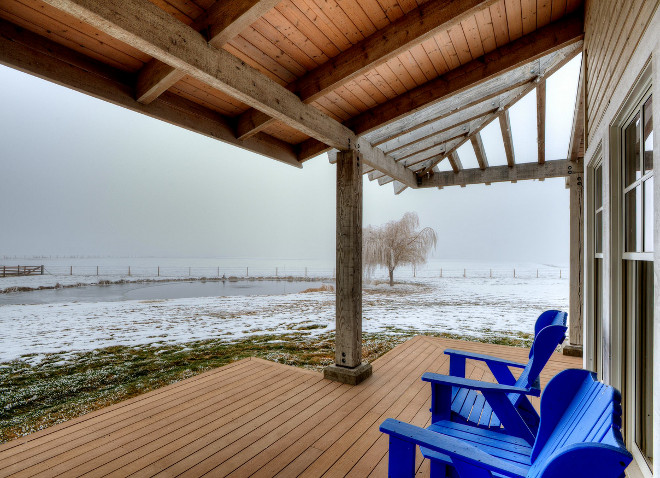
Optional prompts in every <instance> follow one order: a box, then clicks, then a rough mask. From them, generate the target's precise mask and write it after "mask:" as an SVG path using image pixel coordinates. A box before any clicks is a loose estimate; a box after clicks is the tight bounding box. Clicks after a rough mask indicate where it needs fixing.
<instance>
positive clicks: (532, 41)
mask: <svg viewBox="0 0 660 478" xmlns="http://www.w3.org/2000/svg"><path fill="white" fill-rule="evenodd" d="M582 30H583V22H582V15H581V14H580V13H578V14H573V15H571V16H568V17H565V18H564V19H562V20H560V21H558V22H555V23H552V24H550V25H548V26H546V27H544V28H541V29H539V30H536V31H534V32H533V33H531V34H529V35H526V36H525V37H522V38H520V39H519V40H517V41H514V42H511V43H509V44H507V45H505V46H503V47H502V48H498V49H497V50H495V51H493V52H491V53H489V54H487V55H484V57H482V58H479V59H477V60H473V61H472V62H470V63H468V64H466V65H463V66H462V67H459V68H457V69H456V70H452V71H450V72H448V73H446V74H445V75H442V76H440V77H438V78H436V79H435V80H433V81H429V82H427V83H425V84H424V85H422V86H419V87H417V88H415V89H413V90H411V91H409V92H407V93H405V94H402V95H399V96H397V97H396V98H394V99H392V100H390V101H388V102H386V103H383V104H381V105H378V106H377V107H375V108H372V109H371V110H368V111H365V112H364V113H362V114H360V115H357V116H355V117H353V118H351V119H350V120H349V121H347V122H346V125H347V126H348V127H349V128H351V129H352V130H353V131H354V132H355V133H356V134H359V135H361V134H365V133H368V132H369V131H373V130H375V129H376V128H379V127H382V126H384V125H386V124H388V123H390V122H392V121H395V120H397V119H399V118H402V117H404V116H407V115H410V114H414V113H416V112H417V111H419V110H420V109H422V108H425V107H428V106H430V105H431V104H433V103H436V102H438V101H440V100H442V99H444V98H448V97H450V96H453V95H455V94H457V93H459V92H461V91H464V90H468V89H470V88H472V87H475V86H477V85H480V84H482V83H484V82H486V81H488V80H489V79H492V78H495V77H497V76H499V75H502V74H503V73H506V72H508V71H510V70H513V69H515V68H517V67H519V66H521V65H524V64H526V63H530V62H532V61H534V60H536V59H538V58H540V57H542V56H544V55H548V54H549V53H551V52H554V51H556V50H559V49H561V48H562V47H566V46H568V45H571V44H573V43H576V42H579V41H580V40H581V39H582V38H583V31H582ZM306 143H307V144H305V145H303V146H302V147H301V154H312V156H315V155H317V154H320V153H322V152H324V151H325V150H326V149H325V147H324V146H323V145H318V144H314V141H313V140H308V141H306ZM309 157H311V156H307V157H300V158H299V159H300V160H301V161H304V160H306V159H309Z"/></svg>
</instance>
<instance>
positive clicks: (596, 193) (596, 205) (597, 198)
mask: <svg viewBox="0 0 660 478" xmlns="http://www.w3.org/2000/svg"><path fill="white" fill-rule="evenodd" d="M591 200H592V204H593V211H594V212H593V222H592V224H593V251H594V255H593V267H592V284H593V286H592V287H593V288H592V290H593V305H592V314H593V315H592V318H591V320H592V321H593V337H592V344H593V352H592V356H593V359H592V360H593V362H592V364H593V365H592V369H593V371H595V372H597V373H598V374H599V375H601V374H602V367H603V364H602V363H601V362H602V358H601V347H602V344H601V335H602V330H603V163H602V161H600V160H599V162H598V164H597V165H596V167H595V168H594V169H593V197H592V198H591Z"/></svg>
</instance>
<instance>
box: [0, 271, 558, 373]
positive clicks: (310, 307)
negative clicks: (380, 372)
mask: <svg viewBox="0 0 660 478" xmlns="http://www.w3.org/2000/svg"><path fill="white" fill-rule="evenodd" d="M530 271H531V269H530ZM528 272H529V271H528ZM419 275H420V274H418V277H417V278H406V279H405V281H406V283H403V284H397V285H396V286H395V287H394V288H390V287H389V286H388V285H387V284H378V285H365V293H364V301H363V330H364V331H365V332H386V333H393V334H394V333H400V332H401V331H406V332H420V333H424V332H437V333H442V332H446V333H453V334H459V335H464V336H468V337H470V336H472V337H478V336H485V335H497V336H513V337H515V336H517V335H519V334H520V333H530V332H531V331H532V330H533V324H534V321H535V320H536V317H537V316H538V314H540V313H541V312H542V311H544V310H546V309H551V308H552V309H561V310H567V308H568V280H567V278H566V275H564V278H562V279H560V278H559V277H558V275H557V276H554V274H553V276H554V277H543V275H541V278H538V279H537V278H536V277H535V275H533V274H532V273H531V272H530V273H529V274H527V275H526V276H525V277H523V278H520V277H518V278H513V275H512V274H511V275H508V274H507V276H506V277H500V276H497V274H495V275H496V277H494V278H490V277H489V275H488V273H486V274H485V276H483V275H482V277H469V276H468V277H466V278H463V277H462V275H461V276H459V277H444V276H443V277H442V278H440V277H439V276H438V275H437V274H435V273H434V274H430V273H429V274H421V275H423V276H426V277H419ZM46 277H47V276H35V277H26V278H17V279H16V284H15V285H21V286H29V287H35V286H36V287H38V286H39V285H44V284H48V282H47V281H46V282H44V279H45V278H46ZM65 278H66V276H59V277H58V278H57V279H54V280H57V281H58V282H59V283H60V284H63V283H65V281H64V279H65ZM40 279H41V280H40ZM71 279H72V280H75V281H76V282H81V281H80V277H76V276H71ZM94 279H96V278H94ZM76 282H74V283H76ZM2 284H3V285H4V284H5V282H4V280H3V282H2ZM310 286H311V287H315V285H313V284H312V285H310ZM0 288H1V287H0ZM334 302H335V301H334V293H332V292H312V293H299V294H289V295H280V296H241V297H239V296H235V297H207V298H191V299H170V300H158V301H125V302H96V303H78V302H71V303H60V304H46V305H20V306H18V305H5V306H0V344H2V345H1V346H0V362H6V361H11V360H15V359H21V358H22V359H24V360H28V361H30V362H32V363H36V362H38V361H40V360H41V359H42V358H43V357H44V356H45V354H49V353H64V355H63V357H62V358H65V357H66V353H68V352H76V351H86V350H94V349H97V348H101V347H107V346H111V345H143V344H159V343H160V344H164V343H167V344H171V343H186V342H191V341H195V340H203V339H226V340H228V341H231V340H236V339H240V338H245V337H246V336H250V335H254V334H278V333H291V332H292V331H298V332H299V333H301V334H308V335H310V336H313V335H319V334H322V333H326V332H331V331H333V330H334V327H335V310H334Z"/></svg>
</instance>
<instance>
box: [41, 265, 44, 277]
mask: <svg viewBox="0 0 660 478" xmlns="http://www.w3.org/2000/svg"><path fill="white" fill-rule="evenodd" d="M41 275H44V265H43V264H41Z"/></svg>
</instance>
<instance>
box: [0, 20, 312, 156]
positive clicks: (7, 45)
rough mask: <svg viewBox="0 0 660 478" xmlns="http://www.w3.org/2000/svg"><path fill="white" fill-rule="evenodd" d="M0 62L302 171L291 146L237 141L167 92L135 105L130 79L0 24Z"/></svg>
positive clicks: (216, 119) (268, 139) (213, 117)
mask: <svg viewBox="0 0 660 478" xmlns="http://www.w3.org/2000/svg"><path fill="white" fill-rule="evenodd" d="M0 63H1V64H3V65H6V66H9V67H11V68H15V69H17V70H20V71H23V72H25V73H29V74H31V75H34V76H37V77H39V78H43V79H45V80H48V81H51V82H53V83H56V84H58V85H61V86H65V87H67V88H71V89H73V90H76V91H79V92H81V93H85V94H87V95H90V96H93V97H95V98H98V99H101V100H104V101H107V102H109V103H112V104H115V105H117V106H121V107H124V108H127V109H129V110H133V111H136V112H138V113H142V114H145V115H147V116H150V117H152V118H156V119H159V120H162V121H165V122H167V123H170V124H173V125H176V126H179V127H182V128H185V129H187V130H190V131H194V132H196V133H199V134H202V135H204V136H208V137H211V138H213V139H217V140H220V141H222V142H225V143H228V144H231V145H234V146H238V147H240V148H243V149H247V150H249V151H252V152H254V153H257V154H260V155H263V156H267V157H269V158H273V159H276V160H278V161H281V162H283V163H286V164H290V165H293V166H296V167H298V168H300V167H301V164H300V163H299V162H298V159H297V157H296V154H295V152H294V150H293V148H292V147H291V145H290V144H288V143H285V142H284V141H281V140H278V139H276V138H273V137H272V136H268V135H265V134H263V133H261V134H259V135H256V136H254V137H252V138H251V139H250V140H249V141H239V140H237V139H236V137H235V136H234V132H233V129H232V127H231V125H230V124H228V122H227V121H226V120H225V119H224V118H223V117H222V116H220V115H219V114H217V113H216V112H214V111H211V110H209V109H206V108H204V107H202V106H200V105H198V104H196V103H193V102H190V101H188V100H185V99H183V98H181V97H179V96H176V95H173V94H171V93H166V94H165V95H163V96H162V98H160V99H158V100H156V101H154V102H152V103H151V104H149V105H143V104H140V103H138V102H137V101H135V99H134V96H133V86H132V82H133V78H132V76H131V75H128V74H126V73H125V72H123V71H119V70H116V69H114V68H112V67H109V66H107V65H105V64H103V63H100V62H98V61H96V60H93V59H90V58H88V57H86V56H84V55H82V54H81V53H78V52H76V51H74V50H71V49H69V48H67V47H65V46H63V45H60V44H58V43H55V42H53V41H51V40H49V39H47V38H44V37H42V36H39V35H37V34H35V33H32V32H29V31H27V30H25V29H23V28H20V27H17V26H15V25H13V24H11V23H9V22H7V21H4V20H0Z"/></svg>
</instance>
